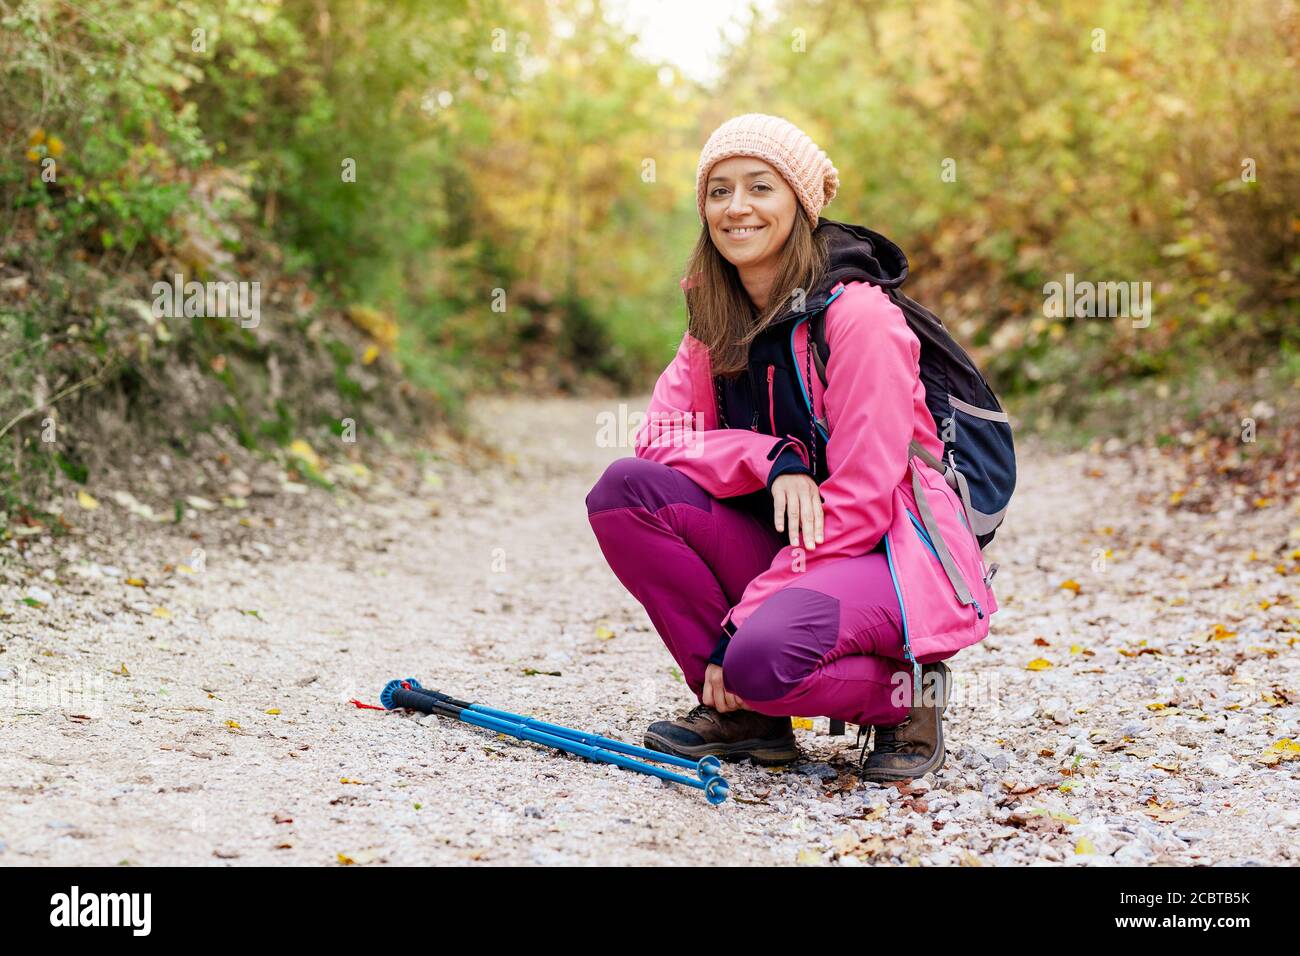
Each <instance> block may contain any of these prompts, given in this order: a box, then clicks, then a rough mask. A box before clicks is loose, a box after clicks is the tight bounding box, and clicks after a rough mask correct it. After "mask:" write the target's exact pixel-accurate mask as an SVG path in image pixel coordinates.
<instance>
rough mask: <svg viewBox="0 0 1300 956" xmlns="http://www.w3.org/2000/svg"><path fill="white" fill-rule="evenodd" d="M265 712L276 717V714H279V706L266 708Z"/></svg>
mask: <svg viewBox="0 0 1300 956" xmlns="http://www.w3.org/2000/svg"><path fill="white" fill-rule="evenodd" d="M267 713H268V714H270V715H271V716H272V717H278V716H280V708H279V707H271V708H269V709H268V710H267Z"/></svg>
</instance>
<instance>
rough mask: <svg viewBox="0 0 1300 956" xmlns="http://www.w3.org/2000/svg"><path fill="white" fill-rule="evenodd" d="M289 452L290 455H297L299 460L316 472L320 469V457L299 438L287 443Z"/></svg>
mask: <svg viewBox="0 0 1300 956" xmlns="http://www.w3.org/2000/svg"><path fill="white" fill-rule="evenodd" d="M289 452H290V454H293V455H297V456H298V457H299V458H301V459H302V460H303V461H305V462H307V464H309V465H311V466H312V467H313V468H315V469H317V470H319V469H320V467H321V460H320V455H318V454H316V451H315V449H313V448H312V447H311V445H309V444H307V443H306V442H305V441H303V440H302V439H301V438H295V439H294V440H293V441H292V442H290V443H289Z"/></svg>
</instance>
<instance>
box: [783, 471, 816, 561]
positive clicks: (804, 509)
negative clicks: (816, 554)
mask: <svg viewBox="0 0 1300 956" xmlns="http://www.w3.org/2000/svg"><path fill="white" fill-rule="evenodd" d="M772 509H773V515H772V518H773V520H774V521H775V522H776V530H777V531H778V532H780V531H784V530H785V528H784V527H782V526H783V525H784V524H785V523H786V520H787V518H788V519H789V526H790V546H791V547H796V548H797V547H798V546H799V531H800V529H802V530H803V538H804V547H806V548H807V549H808V550H809V551H814V550H816V548H817V545H819V544H821V542H822V541H823V537H822V496H821V494H820V493H819V490H818V488H817V482H815V481H813V478H812V475H803V474H797V473H792V474H786V475H781V476H780V477H779V478H777V479H776V481H774V482H772Z"/></svg>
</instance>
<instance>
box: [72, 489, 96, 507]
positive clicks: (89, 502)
mask: <svg viewBox="0 0 1300 956" xmlns="http://www.w3.org/2000/svg"><path fill="white" fill-rule="evenodd" d="M77 504H79V505H81V507H83V508H85V509H86V510H87V511H94V510H95V509H96V508H98V507H99V502H98V501H96V500H95V499H94V498H93V497H92V496H91V495H90V494H88V493H87V492H84V491H78V492H77Z"/></svg>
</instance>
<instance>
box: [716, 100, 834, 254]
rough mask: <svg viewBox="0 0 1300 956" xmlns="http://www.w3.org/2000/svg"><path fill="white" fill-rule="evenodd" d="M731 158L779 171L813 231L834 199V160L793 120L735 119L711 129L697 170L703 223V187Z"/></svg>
mask: <svg viewBox="0 0 1300 956" xmlns="http://www.w3.org/2000/svg"><path fill="white" fill-rule="evenodd" d="M731 156H756V157H758V158H759V159H761V160H764V161H765V162H768V163H770V164H771V165H772V167H773V168H774V169H776V171H777V172H779V173H780V174H781V175H782V176H783V177H784V178H785V181H786V182H787V183H789V184H790V188H791V189H793V190H794V192H795V195H796V196H798V197H799V203H800V205H802V206H803V209H804V212H805V213H807V214H808V219H809V221H810V222H811V224H812V227H813V228H814V229H816V228H817V217H818V216H819V215H820V214H821V211H822V207H823V206H825V205H826V204H827V203H829V202H830V201H831V200H832V199H834V198H835V193H836V191H837V190H838V189H839V188H840V174H839V171H838V170H836V168H835V167H834V166H832V165H831V161H830V158H829V157H828V156H827V155H826V153H825V152H824V151H823V150H821V149H820V148H818V146H817V144H816V143H814V142H813V141H812V140H811V139H809V138H808V135H807V134H806V133H805V132H804V131H803V130H801V129H800V128H799V127H797V126H795V125H794V124H793V123H791V122H790V121H789V120H784V119H782V118H781V117H779V116H768V115H766V114H765V113H745V114H744V115H742V116H734V117H732V118H731V119H729V120H727V121H726V122H725V123H723V124H722V125H721V126H719V127H718V128H717V129H715V130H714V131H713V134H712V135H711V136H710V137H709V139H708V142H706V143H705V144H704V150H703V151H702V152H701V153H700V165H699V167H698V168H697V169H696V172H695V200H696V205H697V207H698V208H699V211H700V222H701V223H703V222H704V221H705V220H704V196H705V192H706V190H705V186H706V185H707V183H708V181H709V172H710V171H711V170H712V169H713V166H714V164H715V163H718V162H720V161H722V160H724V159H727V158H729V157H731Z"/></svg>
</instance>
